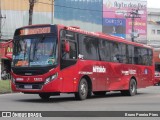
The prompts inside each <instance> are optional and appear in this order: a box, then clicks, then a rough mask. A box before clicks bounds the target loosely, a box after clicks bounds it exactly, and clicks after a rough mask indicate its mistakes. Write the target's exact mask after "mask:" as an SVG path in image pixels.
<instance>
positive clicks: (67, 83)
mask: <svg viewBox="0 0 160 120" xmlns="http://www.w3.org/2000/svg"><path fill="white" fill-rule="evenodd" d="M61 74H62V77H61V78H60V79H61V81H62V90H61V92H75V90H74V84H77V80H78V66H77V64H75V65H72V66H69V67H67V68H64V69H63V70H62V71H61Z"/></svg>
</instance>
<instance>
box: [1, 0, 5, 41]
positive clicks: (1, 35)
mask: <svg viewBox="0 0 160 120" xmlns="http://www.w3.org/2000/svg"><path fill="white" fill-rule="evenodd" d="M5 18H6V17H3V16H2V12H1V0H0V40H1V38H2V19H5Z"/></svg>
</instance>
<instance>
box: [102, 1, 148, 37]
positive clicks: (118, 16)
mask: <svg viewBox="0 0 160 120" xmlns="http://www.w3.org/2000/svg"><path fill="white" fill-rule="evenodd" d="M131 12H137V14H138V16H139V17H140V18H135V19H134V32H136V33H138V34H139V37H138V38H136V39H140V40H146V34H147V1H141V0H103V25H102V31H103V32H104V33H109V34H112V35H117V36H121V37H124V38H127V39H131V33H132V19H131V18H130V17H132V16H131V14H130V13H131ZM128 16H130V17H128ZM106 28H108V29H106Z"/></svg>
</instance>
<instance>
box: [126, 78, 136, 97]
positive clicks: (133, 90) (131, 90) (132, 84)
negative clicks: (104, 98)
mask: <svg viewBox="0 0 160 120" xmlns="http://www.w3.org/2000/svg"><path fill="white" fill-rule="evenodd" d="M136 93H137V83H136V80H135V79H133V78H132V79H131V80H130V83H129V90H127V91H125V94H126V95H127V96H134V95H136Z"/></svg>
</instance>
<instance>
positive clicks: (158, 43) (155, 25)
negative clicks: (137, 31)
mask: <svg viewBox="0 0 160 120" xmlns="http://www.w3.org/2000/svg"><path fill="white" fill-rule="evenodd" d="M147 19H148V24H147V40H148V44H149V45H151V46H153V47H154V48H160V9H157V8H148V18H147Z"/></svg>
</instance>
